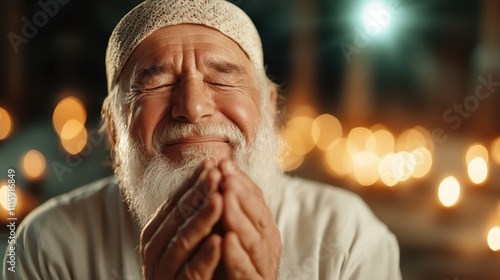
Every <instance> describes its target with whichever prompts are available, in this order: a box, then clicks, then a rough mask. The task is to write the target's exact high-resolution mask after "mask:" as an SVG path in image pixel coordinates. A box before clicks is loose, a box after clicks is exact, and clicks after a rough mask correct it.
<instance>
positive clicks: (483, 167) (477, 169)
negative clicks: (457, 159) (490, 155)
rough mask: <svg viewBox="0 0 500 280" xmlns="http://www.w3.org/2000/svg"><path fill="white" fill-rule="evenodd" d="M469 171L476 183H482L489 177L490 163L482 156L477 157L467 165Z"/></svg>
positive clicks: (470, 176) (471, 178)
mask: <svg viewBox="0 0 500 280" xmlns="http://www.w3.org/2000/svg"><path fill="white" fill-rule="evenodd" d="M467 173H468V174H469V178H470V180H471V181H472V182H473V183H474V184H476V185H478V184H481V183H483V182H484V181H485V180H486V178H487V177H488V163H487V162H486V160H485V159H484V158H482V157H475V158H473V159H472V160H471V161H470V162H469V164H468V165H467Z"/></svg>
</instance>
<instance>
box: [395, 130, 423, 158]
mask: <svg viewBox="0 0 500 280" xmlns="http://www.w3.org/2000/svg"><path fill="white" fill-rule="evenodd" d="M421 130H422V128H420V129H417V128H410V129H408V130H406V131H404V132H403V133H401V135H400V136H399V137H398V141H397V145H396V147H397V150H398V151H407V152H410V151H413V150H415V149H416V148H419V147H425V146H426V144H427V142H428V141H427V139H426V138H425V136H424V135H423V134H422V132H421Z"/></svg>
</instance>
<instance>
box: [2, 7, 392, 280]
mask: <svg viewBox="0 0 500 280" xmlns="http://www.w3.org/2000/svg"><path fill="white" fill-rule="evenodd" d="M106 70H107V78H108V91H109V95H108V97H107V99H106V100H105V102H104V105H103V117H104V121H105V125H106V128H107V132H108V135H109V138H110V141H111V144H112V152H113V156H114V160H115V179H113V178H111V179H104V180H101V181H99V182H96V183H93V184H91V185H89V186H86V187H82V188H79V189H77V190H75V191H73V192H71V193H69V194H66V195H63V196H61V197H58V198H55V199H52V200H50V201H48V202H47V203H45V204H44V205H43V206H41V207H40V208H38V209H37V210H35V211H33V213H31V214H30V215H29V217H27V218H26V220H25V221H24V223H23V225H22V226H21V227H20V229H19V231H18V233H17V234H18V236H17V240H16V248H17V250H16V254H17V255H16V262H17V263H16V269H15V272H12V271H10V270H7V269H5V268H4V277H5V278H6V279H14V278H15V279H140V278H141V277H142V278H144V279H252V280H253V279H278V278H279V279H290V280H292V279H399V278H400V277H401V276H400V272H399V267H398V266H399V255H398V254H399V253H398V246H397V242H396V240H395V238H394V236H393V235H392V234H391V233H390V232H389V231H388V230H387V228H386V227H385V226H384V225H383V224H382V223H381V222H380V221H378V220H377V219H376V218H375V216H374V215H373V214H372V213H371V211H370V210H369V209H368V208H367V206H366V205H365V204H364V203H363V202H362V201H361V200H360V199H359V198H358V197H357V196H355V195H354V194H351V193H349V192H347V191H344V190H341V189H337V188H334V187H331V186H324V185H321V184H319V183H314V182H310V181H306V180H302V179H298V178H291V177H287V176H284V175H283V174H282V172H281V171H280V163H279V160H277V159H278V158H279V157H278V153H279V152H280V151H281V148H282V142H281V141H280V140H279V137H278V136H277V129H276V128H275V123H276V121H275V120H276V115H277V109H276V103H277V102H276V100H277V90H276V86H275V85H274V84H273V83H272V82H271V81H269V80H268V78H267V77H266V74H265V71H264V67H263V55H262V47H261V42H260V38H259V35H258V33H257V31H256V29H255V27H254V25H253V23H252V22H251V20H250V19H249V18H248V16H247V15H246V14H245V13H244V12H243V11H241V10H240V9H239V8H237V7H236V6H234V5H232V4H231V3H229V2H225V1H222V0H198V1H193V0H151V1H146V2H144V3H142V4H140V5H139V6H137V7H136V8H135V9H133V10H132V11H131V12H129V13H128V14H127V15H126V16H125V17H124V18H123V19H122V20H121V21H120V23H119V24H118V26H117V27H116V28H115V30H114V31H113V33H112V35H111V38H110V41H109V45H108V49H107V56H106Z"/></svg>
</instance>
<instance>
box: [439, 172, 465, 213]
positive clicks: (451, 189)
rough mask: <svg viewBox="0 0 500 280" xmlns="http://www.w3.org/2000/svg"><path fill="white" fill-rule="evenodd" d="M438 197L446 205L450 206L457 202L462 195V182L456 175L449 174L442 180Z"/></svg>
mask: <svg viewBox="0 0 500 280" xmlns="http://www.w3.org/2000/svg"><path fill="white" fill-rule="evenodd" d="M438 197H439V201H440V202H441V204H443V206H445V207H450V206H453V205H454V204H455V203H457V201H458V198H459V197H460V184H459V183H458V181H457V179H455V177H453V176H449V177H446V178H444V179H443V181H441V184H439V190H438Z"/></svg>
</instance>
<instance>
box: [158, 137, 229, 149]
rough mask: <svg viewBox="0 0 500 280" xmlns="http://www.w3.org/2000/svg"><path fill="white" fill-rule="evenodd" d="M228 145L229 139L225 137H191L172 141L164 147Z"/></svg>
mask: <svg viewBox="0 0 500 280" xmlns="http://www.w3.org/2000/svg"><path fill="white" fill-rule="evenodd" d="M223 143H224V144H229V139H227V138H225V137H215V136H213V137H211V136H191V137H186V138H182V139H178V140H174V141H172V142H169V143H167V144H166V145H165V147H172V146H176V145H205V144H223Z"/></svg>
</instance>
